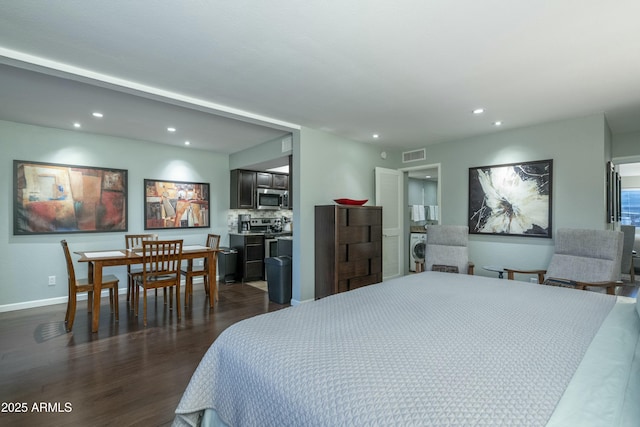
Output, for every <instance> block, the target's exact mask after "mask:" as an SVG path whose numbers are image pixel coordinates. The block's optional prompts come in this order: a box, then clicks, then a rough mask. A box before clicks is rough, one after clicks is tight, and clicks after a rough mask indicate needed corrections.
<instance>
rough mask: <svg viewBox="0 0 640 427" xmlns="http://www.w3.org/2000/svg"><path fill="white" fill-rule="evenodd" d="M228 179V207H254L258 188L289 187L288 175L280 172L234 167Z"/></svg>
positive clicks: (284, 188)
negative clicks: (229, 184) (229, 186)
mask: <svg viewBox="0 0 640 427" xmlns="http://www.w3.org/2000/svg"><path fill="white" fill-rule="evenodd" d="M230 181H231V190H230V191H229V195H230V201H229V208H230V209H256V202H257V201H256V190H257V189H258V188H273V189H276V190H288V189H289V175H286V174H280V173H269V172H256V171H250V170H243V169H234V170H232V171H231V180H230ZM289 206H291V204H290V205H289Z"/></svg>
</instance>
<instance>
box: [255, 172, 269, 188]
mask: <svg viewBox="0 0 640 427" xmlns="http://www.w3.org/2000/svg"><path fill="white" fill-rule="evenodd" d="M256 187H257V188H273V174H271V173H269V172H256Z"/></svg>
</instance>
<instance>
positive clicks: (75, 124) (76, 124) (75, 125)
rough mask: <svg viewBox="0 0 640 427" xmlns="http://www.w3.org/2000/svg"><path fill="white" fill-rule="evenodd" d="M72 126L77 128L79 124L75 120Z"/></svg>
mask: <svg viewBox="0 0 640 427" xmlns="http://www.w3.org/2000/svg"><path fill="white" fill-rule="evenodd" d="M73 127H74V128H79V127H81V125H80V123H78V122H75V123H74V124H73Z"/></svg>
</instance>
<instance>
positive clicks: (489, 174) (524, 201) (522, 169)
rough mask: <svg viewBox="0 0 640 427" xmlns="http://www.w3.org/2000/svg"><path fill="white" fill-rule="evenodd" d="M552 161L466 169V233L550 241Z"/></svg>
mask: <svg viewBox="0 0 640 427" xmlns="http://www.w3.org/2000/svg"><path fill="white" fill-rule="evenodd" d="M552 172H553V160H539V161H534V162H523V163H512V164H505V165H496V166H482V167H475V168H469V233H473V234H500V235H511V236H529V237H547V238H550V237H551V189H552V177H553V174H552Z"/></svg>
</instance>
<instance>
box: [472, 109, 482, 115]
mask: <svg viewBox="0 0 640 427" xmlns="http://www.w3.org/2000/svg"><path fill="white" fill-rule="evenodd" d="M482 113H484V108H476V109H475V110H473V114H482Z"/></svg>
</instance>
